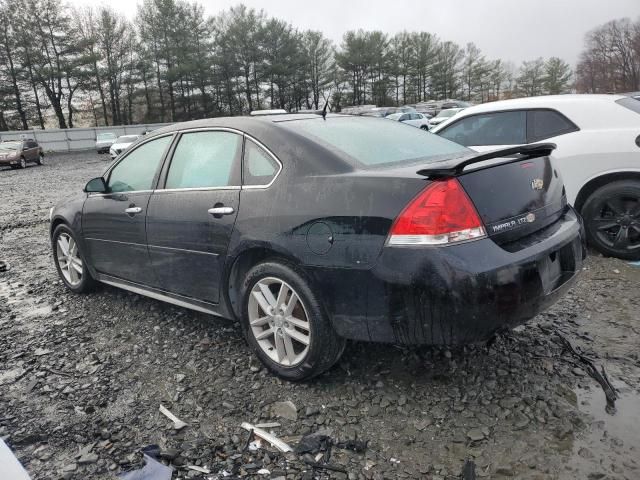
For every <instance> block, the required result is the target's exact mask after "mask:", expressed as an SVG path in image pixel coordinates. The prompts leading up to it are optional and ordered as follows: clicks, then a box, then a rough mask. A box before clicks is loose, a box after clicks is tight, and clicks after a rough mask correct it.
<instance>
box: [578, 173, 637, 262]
mask: <svg viewBox="0 0 640 480" xmlns="http://www.w3.org/2000/svg"><path fill="white" fill-rule="evenodd" d="M582 216H583V218H584V221H585V227H586V230H587V240H588V241H589V243H590V244H591V245H592V246H593V247H594V248H595V249H596V250H598V251H599V252H601V253H603V254H604V255H608V256H612V257H618V258H622V259H625V260H638V259H640V182H639V181H637V180H620V181H617V182H612V183H609V184H607V185H604V186H602V187H600V188H598V189H597V190H596V191H595V192H593V193H592V194H591V195H590V196H589V198H587V201H586V202H585V204H584V206H583V207H582Z"/></svg>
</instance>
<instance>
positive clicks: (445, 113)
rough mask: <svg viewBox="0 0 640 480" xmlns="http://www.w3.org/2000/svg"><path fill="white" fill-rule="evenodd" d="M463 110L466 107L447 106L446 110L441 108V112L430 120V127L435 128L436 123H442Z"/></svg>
mask: <svg viewBox="0 0 640 480" xmlns="http://www.w3.org/2000/svg"><path fill="white" fill-rule="evenodd" d="M462 110H464V108H447V109H445V110H440V113H438V114H437V115H436V116H435V117H433V118H432V119H431V120H429V128H433V127H435V126H436V125H440V124H441V123H443V122H445V121H446V120H449V119H450V118H451V117H453V116H454V115H455V114H456V113H458V112H461V111H462Z"/></svg>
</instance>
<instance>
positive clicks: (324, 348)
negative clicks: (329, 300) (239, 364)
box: [240, 261, 346, 381]
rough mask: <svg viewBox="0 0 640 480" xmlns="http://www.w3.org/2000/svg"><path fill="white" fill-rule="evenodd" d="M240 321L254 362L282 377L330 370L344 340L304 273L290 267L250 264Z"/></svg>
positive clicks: (295, 378) (294, 377) (302, 377)
mask: <svg viewBox="0 0 640 480" xmlns="http://www.w3.org/2000/svg"><path fill="white" fill-rule="evenodd" d="M241 308H242V311H241V316H240V317H241V323H242V328H243V331H244V334H245V337H246V339H247V342H248V343H249V345H250V346H251V348H252V349H253V351H254V352H255V354H256V355H257V356H258V358H259V359H260V361H261V362H262V363H263V364H264V365H265V366H266V367H267V368H268V369H269V370H271V371H272V372H273V373H275V374H276V375H278V376H279V377H282V378H284V379H286V380H292V381H300V380H306V379H309V378H312V377H315V376H316V375H320V374H321V373H323V372H325V371H326V370H328V369H329V368H331V367H332V366H333V365H334V364H335V363H336V362H337V361H338V359H339V358H340V356H341V355H342V352H343V351H344V347H345V344H346V341H345V340H344V339H343V338H341V337H339V336H338V335H337V334H336V332H335V331H334V330H333V327H332V326H331V322H330V321H329V318H328V316H327V314H326V312H325V310H324V308H323V307H322V305H321V304H320V300H319V298H318V297H317V296H316V294H315V293H314V292H313V290H312V288H311V287H310V284H309V282H308V280H307V279H306V277H305V275H304V273H303V272H302V271H301V270H300V269H298V268H296V267H295V266H294V265H290V264H286V263H281V262H279V261H267V262H264V263H261V264H258V265H256V266H255V267H254V268H252V269H251V270H250V271H249V272H248V273H247V275H246V277H245V280H244V282H243V284H242V304H241Z"/></svg>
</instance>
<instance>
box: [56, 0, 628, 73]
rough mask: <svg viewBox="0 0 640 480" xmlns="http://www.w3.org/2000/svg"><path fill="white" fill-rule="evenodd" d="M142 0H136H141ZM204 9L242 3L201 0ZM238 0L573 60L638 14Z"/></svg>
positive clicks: (597, 4)
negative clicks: (604, 30)
mask: <svg viewBox="0 0 640 480" xmlns="http://www.w3.org/2000/svg"><path fill="white" fill-rule="evenodd" d="M141 1H142V0H139V2H141ZM69 2H70V3H71V4H72V5H95V6H98V5H102V4H107V5H110V6H112V7H113V8H114V9H116V10H119V11H121V12H123V13H124V14H126V15H127V16H129V17H133V16H135V13H136V5H137V3H138V2H137V1H136V0H109V1H108V2H104V3H103V2H101V1H95V0H94V1H92V0H69ZM200 3H201V4H202V5H204V7H205V9H206V11H207V12H208V13H209V14H215V13H217V12H219V11H220V10H223V9H226V8H229V7H230V6H233V5H237V4H238V3H241V2H239V1H237V0H201V1H200ZM242 3H244V4H245V5H247V6H249V7H253V8H256V9H263V10H264V11H265V12H266V13H267V14H268V15H271V16H274V17H278V18H281V19H284V20H287V21H289V22H291V23H292V24H293V25H294V26H295V27H297V28H300V29H314V30H322V31H323V32H324V33H325V34H326V35H327V36H328V37H330V38H331V39H333V40H334V41H336V43H337V44H339V43H340V40H341V38H342V34H343V33H344V32H345V31H347V30H353V29H358V28H363V29H367V30H373V29H379V30H382V31H384V32H387V33H392V34H393V33H396V32H399V31H402V30H408V31H421V30H422V31H427V32H432V33H435V34H437V35H438V36H439V37H440V38H442V39H444V40H452V41H454V42H456V43H458V44H460V45H462V46H464V45H465V44H466V43H467V42H474V43H475V44H476V45H477V46H478V47H479V48H480V49H481V50H482V51H483V52H484V53H485V54H486V55H487V57H488V58H492V59H497V58H501V59H503V60H510V61H513V62H515V63H519V62H520V61H522V60H531V59H534V58H536V57H540V56H542V57H551V56H557V57H561V58H564V59H565V60H567V61H568V62H570V63H571V64H575V63H576V61H577V59H578V55H579V54H580V51H581V50H582V46H583V40H584V35H585V33H586V32H588V31H589V30H591V29H592V28H594V27H595V26H597V25H600V24H602V23H604V22H606V21H609V20H612V19H615V18H622V17H630V18H632V19H633V20H636V19H638V18H640V0H316V1H311V0H245V1H244V2H242Z"/></svg>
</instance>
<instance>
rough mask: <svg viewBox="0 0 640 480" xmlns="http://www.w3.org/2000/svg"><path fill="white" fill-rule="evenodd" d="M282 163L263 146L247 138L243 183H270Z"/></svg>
mask: <svg viewBox="0 0 640 480" xmlns="http://www.w3.org/2000/svg"><path fill="white" fill-rule="evenodd" d="M279 169H280V165H279V164H278V162H276V161H275V160H274V159H273V157H271V155H269V154H268V153H267V152H266V151H265V150H264V149H263V148H261V147H259V146H258V145H256V144H255V143H254V142H252V141H251V140H249V139H247V142H246V144H245V147H244V171H243V180H244V181H243V183H244V184H245V185H268V184H269V183H270V182H271V180H273V178H274V177H275V176H276V174H277V173H278V170H279Z"/></svg>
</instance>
